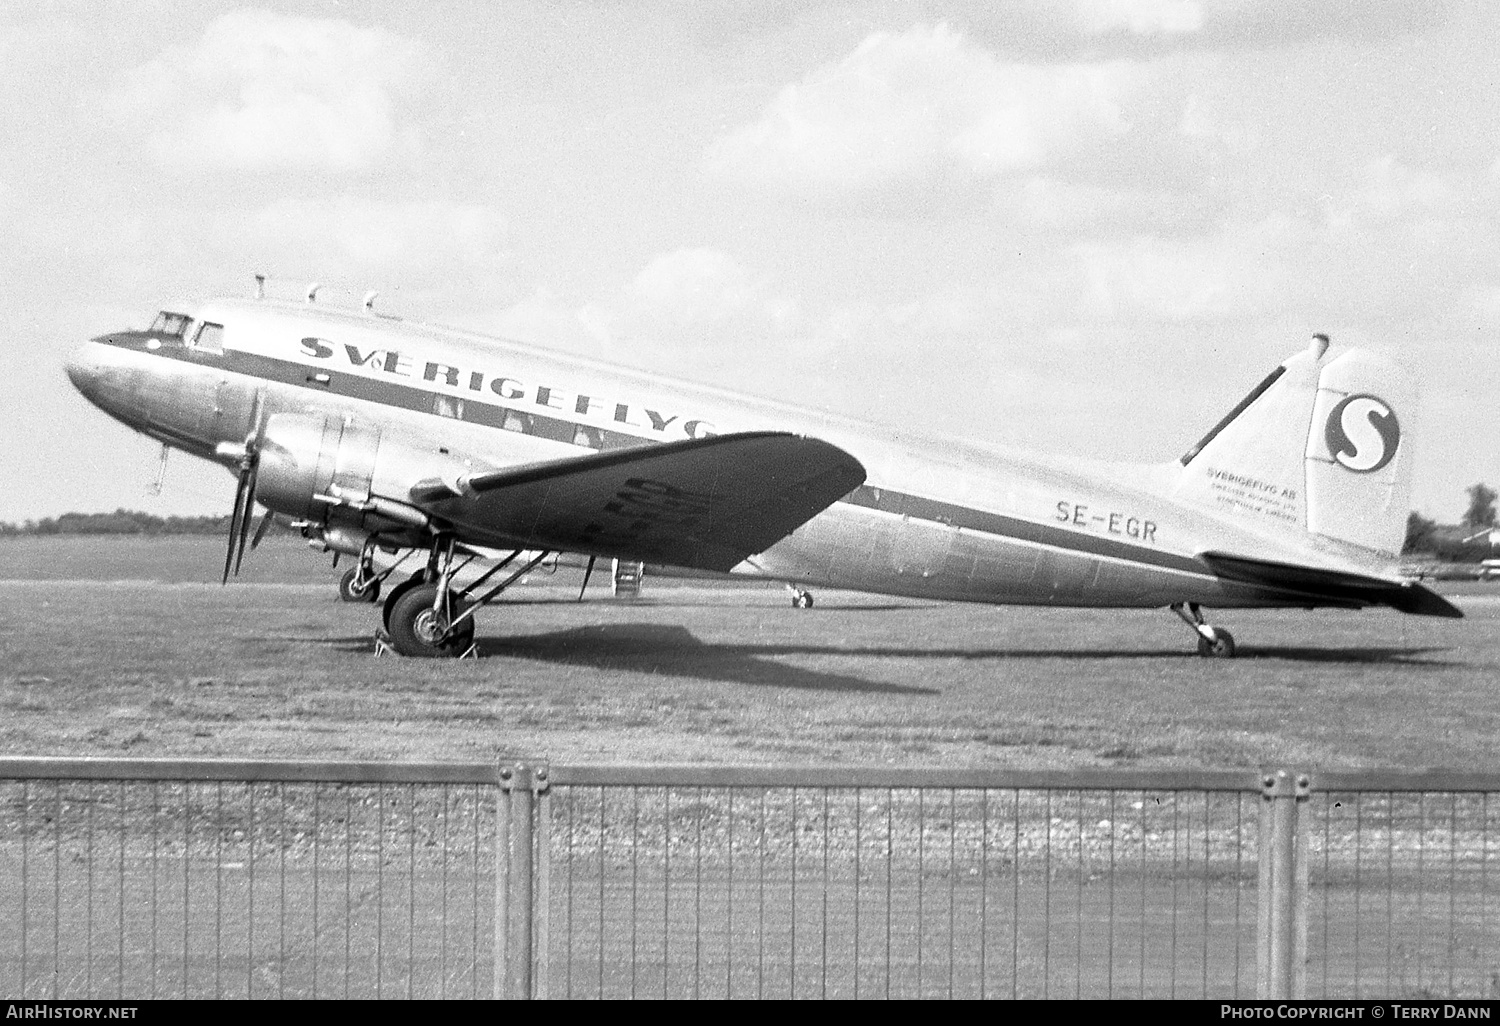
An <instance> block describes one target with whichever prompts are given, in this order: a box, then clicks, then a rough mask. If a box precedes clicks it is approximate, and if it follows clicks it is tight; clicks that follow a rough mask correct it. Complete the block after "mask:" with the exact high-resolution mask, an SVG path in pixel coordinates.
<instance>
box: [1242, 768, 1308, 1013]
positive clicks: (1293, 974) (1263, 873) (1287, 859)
mask: <svg viewBox="0 0 1500 1026" xmlns="http://www.w3.org/2000/svg"><path fill="white" fill-rule="evenodd" d="M1260 794H1261V803H1260V844H1259V851H1258V853H1257V860H1258V861H1257V865H1258V869H1259V886H1258V888H1257V902H1256V906H1257V908H1256V936H1255V955H1256V993H1257V995H1258V996H1259V997H1260V999H1261V1000H1263V1001H1273V1000H1281V999H1287V998H1291V999H1298V998H1302V997H1304V996H1305V995H1306V992H1307V887H1308V878H1307V869H1308V866H1307V860H1308V844H1307V834H1308V827H1309V822H1308V817H1307V816H1306V815H1305V811H1306V806H1307V802H1308V799H1309V797H1310V795H1311V794H1312V781H1311V780H1310V779H1309V777H1308V775H1307V774H1306V773H1297V774H1293V773H1290V772H1288V771H1286V770H1277V771H1276V772H1275V773H1267V774H1266V775H1265V776H1264V777H1262V778H1261V792H1260Z"/></svg>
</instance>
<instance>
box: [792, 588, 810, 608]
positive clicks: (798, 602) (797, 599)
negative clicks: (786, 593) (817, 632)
mask: <svg viewBox="0 0 1500 1026" xmlns="http://www.w3.org/2000/svg"><path fill="white" fill-rule="evenodd" d="M792 605H794V606H796V607H797V608H798V609H811V608H812V607H813V597H812V592H810V591H799V592H797V594H795V595H793V596H792Z"/></svg>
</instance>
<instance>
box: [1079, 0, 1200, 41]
mask: <svg viewBox="0 0 1500 1026" xmlns="http://www.w3.org/2000/svg"><path fill="white" fill-rule="evenodd" d="M1074 16H1075V17H1076V19H1077V23H1078V26H1079V27H1080V28H1081V29H1083V31H1085V32H1087V33H1090V34H1100V33H1106V32H1121V31H1124V32H1130V33H1133V34H1135V35H1141V36H1154V35H1178V34H1182V33H1187V32H1197V31H1198V30H1199V29H1201V28H1203V3H1202V2H1201V0H1074Z"/></svg>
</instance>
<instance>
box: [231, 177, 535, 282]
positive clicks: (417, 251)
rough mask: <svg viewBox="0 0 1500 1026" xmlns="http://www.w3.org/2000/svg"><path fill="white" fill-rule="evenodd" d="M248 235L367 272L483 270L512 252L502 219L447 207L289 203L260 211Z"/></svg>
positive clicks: (353, 201) (347, 199) (344, 200)
mask: <svg viewBox="0 0 1500 1026" xmlns="http://www.w3.org/2000/svg"><path fill="white" fill-rule="evenodd" d="M246 227H247V229H248V230H249V231H250V232H251V233H252V234H253V236H254V237H256V238H258V239H259V240H261V242H262V243H263V244H269V245H274V246H275V247H276V248H277V250H278V251H280V252H282V253H283V254H286V253H291V254H298V253H300V254H302V255H303V259H307V260H319V261H324V260H336V261H340V262H343V261H351V262H353V263H355V264H357V265H359V266H361V267H363V268H377V267H378V268H410V269H421V268H430V267H434V266H438V265H444V264H457V265H461V266H469V267H473V266H483V265H486V264H491V263H493V262H494V261H496V260H498V259H500V258H502V257H503V256H504V255H505V252H506V251H505V222H504V219H503V218H502V217H501V216H500V214H499V213H498V212H496V211H495V210H494V209H492V208H490V207H486V206H482V205H477V204H465V203H453V202H448V201H444V200H423V201H410V202H388V201H381V200H368V199H362V198H359V197H354V196H347V195H345V196H338V197H335V198H333V199H327V200H306V199H284V200H278V201H277V202H275V203H272V204H270V205H269V206H266V207H262V208H261V209H259V210H258V211H255V212H254V213H253V214H252V215H251V216H250V218H249V224H248V225H247V226H246Z"/></svg>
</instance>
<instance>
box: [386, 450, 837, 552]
mask: <svg viewBox="0 0 1500 1026" xmlns="http://www.w3.org/2000/svg"><path fill="white" fill-rule="evenodd" d="M864 479H865V470H864V467H863V466H861V465H860V463H859V461H858V460H856V459H855V458H854V457H853V456H850V455H849V454H848V453H846V452H844V451H843V450H842V449H840V448H838V447H837V446H834V445H830V444H829V443H827V442H823V441H820V440H818V439H816V438H805V437H801V436H798V435H792V434H787V433H785V432H745V433H739V434H728V435H716V436H713V437H711V438H701V439H690V440H687V441H682V442H669V443H666V444H663V445H653V446H649V447H642V448H639V449H625V450H618V451H614V452H608V453H598V454H594V455H589V456H579V457H574V458H571V459H563V460H553V461H549V462H546V463H535V464H528V465H525V466H521V467H512V468H507V469H504V470H495V471H488V472H485V473H482V474H476V475H470V476H468V477H466V478H462V479H460V480H459V481H457V482H454V485H453V486H451V487H450V486H446V485H440V484H438V483H436V482H424V483H423V484H421V485H418V486H417V487H416V488H414V489H413V491H412V498H413V501H416V502H418V503H419V504H421V505H422V506H423V508H424V509H426V510H427V511H428V512H430V513H433V514H436V515H438V516H440V517H443V518H444V519H447V520H449V521H451V522H453V523H455V524H469V525H472V526H474V527H475V528H476V529H477V530H479V531H480V532H482V533H483V534H484V535H486V536H487V537H494V538H503V539H505V540H506V542H508V543H509V544H513V545H515V546H517V547H519V548H537V549H559V550H565V551H573V552H589V553H597V554H599V555H609V556H614V557H617V558H620V559H632V560H641V561H645V562H654V563H671V564H674V565H677V566H686V567H694V568H699V569H705V570H729V569H730V568H732V567H733V566H735V565H736V564H738V563H739V562H741V561H742V560H744V559H745V557H747V556H752V555H755V554H756V553H759V552H764V551H765V550H766V549H768V548H770V547H771V546H772V545H774V544H775V543H776V542H778V541H780V540H781V539H782V538H784V537H786V536H787V535H788V534H790V533H792V531H794V530H796V529H797V528H798V527H800V526H802V525H803V524H804V523H806V522H807V521H808V520H810V519H812V518H813V517H814V516H816V515H817V514H818V513H820V512H822V511H823V510H824V509H826V508H827V507H828V506H829V505H831V504H832V503H833V502H835V501H836V500H838V499H839V498H841V497H843V496H844V495H846V494H848V493H849V492H850V491H851V490H853V489H854V488H856V487H858V486H859V485H860V484H862V483H863V482H864Z"/></svg>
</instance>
